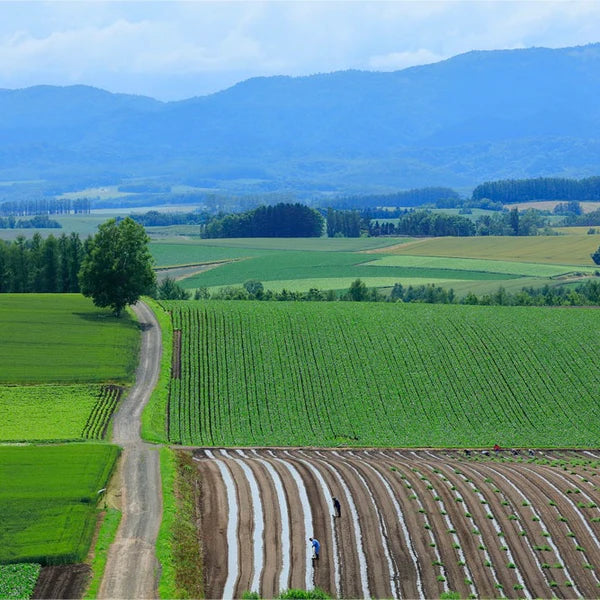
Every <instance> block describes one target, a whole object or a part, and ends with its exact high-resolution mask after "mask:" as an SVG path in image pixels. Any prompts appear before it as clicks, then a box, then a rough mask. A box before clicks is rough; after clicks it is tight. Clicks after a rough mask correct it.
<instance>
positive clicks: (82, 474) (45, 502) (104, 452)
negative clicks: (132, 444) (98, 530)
mask: <svg viewBox="0 0 600 600" xmlns="http://www.w3.org/2000/svg"><path fill="white" fill-rule="evenodd" d="M118 454H119V449H118V448H117V447H116V446H111V445H108V444H91V443H89V444H66V445H52V446H0V481H2V486H1V487H0V523H2V527H1V528H0V562H2V563H11V562H39V563H42V564H57V563H67V562H78V561H80V560H82V559H83V558H84V557H85V555H86V553H87V551H88V548H89V544H90V541H91V537H92V533H93V529H94V525H95V521H96V514H97V513H96V501H97V499H98V491H99V490H101V489H102V488H104V487H105V486H106V483H107V480H108V477H109V475H110V474H111V472H112V470H113V466H114V464H115V461H116V459H117V456H118Z"/></svg>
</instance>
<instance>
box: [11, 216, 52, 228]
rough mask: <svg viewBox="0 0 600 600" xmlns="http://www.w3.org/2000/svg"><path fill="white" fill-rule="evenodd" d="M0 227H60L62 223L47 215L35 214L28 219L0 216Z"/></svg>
mask: <svg viewBox="0 0 600 600" xmlns="http://www.w3.org/2000/svg"><path fill="white" fill-rule="evenodd" d="M0 229H62V225H61V224H60V223H59V222H58V221H55V220H54V219H51V218H50V217H49V216H48V215H35V217H31V218H30V219H17V218H16V217H14V216H12V215H11V216H10V217H0Z"/></svg>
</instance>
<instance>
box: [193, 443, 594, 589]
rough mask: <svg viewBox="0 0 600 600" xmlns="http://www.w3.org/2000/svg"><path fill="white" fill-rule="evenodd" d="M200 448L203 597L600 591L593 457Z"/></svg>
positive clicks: (198, 452)
mask: <svg viewBox="0 0 600 600" xmlns="http://www.w3.org/2000/svg"><path fill="white" fill-rule="evenodd" d="M194 454H195V458H196V465H197V467H198V477H199V478H201V479H202V480H203V482H204V484H203V485H202V487H201V489H202V490H203V492H202V497H201V498H199V504H200V508H201V514H202V518H201V532H202V535H203V536H204V537H205V542H204V544H203V547H204V548H205V549H206V550H205V557H204V563H205V590H206V594H207V597H223V596H226V597H229V596H234V597H239V596H240V595H241V594H242V593H243V592H244V591H245V590H251V591H255V592H258V593H260V594H261V596H262V597H266V598H270V597H274V596H275V595H277V594H278V593H279V592H280V591H281V590H283V589H287V588H289V587H298V588H304V589H311V588H312V587H314V586H318V587H320V588H322V589H324V590H325V591H327V592H328V593H330V594H333V595H335V596H338V597H352V598H367V597H374V598H420V599H423V598H430V597H439V596H440V595H441V593H443V592H444V591H449V590H453V591H456V592H458V593H459V594H460V595H461V597H469V596H472V597H499V596H504V597H508V598H523V597H525V598H536V597H550V596H553V597H557V598H571V597H577V596H579V597H584V598H594V597H597V595H598V586H599V584H600V578H599V577H598V572H600V543H599V537H598V535H599V534H600V516H599V515H600V509H598V507H597V504H598V502H600V492H599V491H598V490H597V489H596V487H597V486H595V485H594V484H593V483H591V482H589V481H588V482H583V481H582V479H583V478H584V477H583V476H582V475H581V469H582V468H585V469H586V471H585V473H586V475H588V476H590V477H592V476H594V477H595V476H597V473H596V468H595V467H592V466H591V463H593V462H596V455H592V456H590V455H589V454H587V455H586V454H583V453H577V452H569V453H567V454H564V456H565V457H566V458H565V459H563V458H562V456H563V455H558V456H561V458H560V459H559V460H560V461H563V460H564V461H565V462H566V461H571V462H570V463H567V465H566V466H565V468H566V469H567V470H566V471H559V470H557V468H556V465H557V464H558V463H556V461H555V462H553V463H551V464H550V463H549V464H540V463H542V462H546V461H545V460H544V459H543V458H536V459H535V460H534V459H532V460H531V461H524V462H518V461H514V462H501V461H500V460H496V461H495V460H493V459H488V460H486V461H483V460H479V459H476V460H467V459H464V458H463V455H462V453H459V452H453V451H445V452H443V451H438V452H436V451H395V450H311V449H303V450H293V449H287V450H283V449H244V450H242V449H238V450H235V449H228V450H225V449H223V450H219V449H211V450H202V449H198V450H195V451H194ZM538 456H540V455H538ZM578 461H579V462H578ZM569 464H570V465H571V466H569ZM576 469H577V470H576ZM583 483H587V484H588V485H586V486H585V488H584V489H580V488H581V485H582V484H583ZM576 490H579V493H576ZM332 496H337V497H338V498H339V500H340V502H341V505H342V514H341V517H340V518H337V517H335V516H334V515H333V514H332V508H333V506H332V501H331V499H332ZM309 537H316V538H317V539H319V541H320V542H321V554H320V557H319V559H318V560H314V559H312V554H311V547H310V543H309V540H308V538H309Z"/></svg>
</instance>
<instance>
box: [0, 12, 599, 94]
mask: <svg viewBox="0 0 600 600" xmlns="http://www.w3.org/2000/svg"><path fill="white" fill-rule="evenodd" d="M598 41H600V1H599V0H587V1H578V0H561V1H553V2H549V1H545V0H532V1H523V0H502V1H492V0H490V1H479V0H462V1H449V0H440V1H423V0H413V1H388V2H378V1H367V2H364V1H358V0H357V1H335V2H320V1H316V0H315V1H313V0H309V1H303V2H291V1H285V0H271V1H268V2H252V1H242V2H230V1H216V2H215V1H213V2H208V1H206V2H204V1H194V0H189V1H184V2H177V1H173V0H171V1H167V2H150V1H145V0H138V1H135V2H116V1H114V2H94V1H88V0H78V1H77V2H65V1H60V2H41V1H28V0H19V1H17V2H7V1H4V0H0V88H10V89H14V88H22V87H28V86H33V85H41V84H49V85H73V84H85V85H92V86H95V87H99V88H102V89H105V90H108V91H111V92H120V93H128V94H142V95H146V96H152V97H154V98H158V99H160V100H165V101H166V100H180V99H184V98H190V97H193V96H202V95H205V94H210V93H213V92H216V91H219V90H222V89H225V88H227V87H230V86H231V85H234V84H235V83H237V82H239V81H243V80H245V79H248V78H250V77H256V76H271V75H291V76H302V75H311V74H314V73H326V72H331V71H338V70H345V69H361V70H372V71H373V70H376V71H393V70H398V69H403V68H406V67H410V66H414V65H421V64H427V63H431V62H437V61H439V60H443V59H446V58H450V57H451V56H454V55H457V54H461V53H463V52H468V51H470V50H493V49H513V48H526V47H531V46H545V47H550V48H558V47H563V46H576V45H583V44H589V43H594V42H598Z"/></svg>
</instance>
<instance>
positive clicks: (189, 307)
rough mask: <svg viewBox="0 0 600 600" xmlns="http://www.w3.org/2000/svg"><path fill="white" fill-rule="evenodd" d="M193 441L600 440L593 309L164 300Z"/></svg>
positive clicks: (175, 423)
mask: <svg viewBox="0 0 600 600" xmlns="http://www.w3.org/2000/svg"><path fill="white" fill-rule="evenodd" d="M164 306H165V308H166V309H167V310H168V311H171V314H172V320H173V327H174V329H175V330H180V331H181V351H180V355H179V356H178V357H176V358H177V360H175V361H174V364H178V363H177V361H178V360H180V368H179V367H177V368H175V369H174V371H173V376H172V378H171V382H170V390H169V404H168V436H169V439H170V441H171V442H173V443H181V444H186V445H224V446H228V445H238V444H239V445H283V446H294V445H308V446H312V445H316V446H336V445H353V446H399V447H404V446H433V447H440V446H443V447H446V446H458V447H461V446H463V447H464V446H467V447H468V446H490V445H492V444H494V443H500V444H501V445H502V446H531V445H533V446H536V445H537V446H580V447H583V446H595V445H597V443H598V439H599V436H600V419H599V417H600V406H599V405H598V401H597V390H598V389H599V386H600V371H599V370H598V367H597V357H598V353H599V351H600V336H599V333H600V320H599V319H598V314H597V311H595V310H589V309H587V310H586V309H575V310H574V309H544V308H516V307H479V306H456V305H435V306H431V305H419V304H416V305H415V304H404V305H402V304H400V305H398V304H391V305H390V304H383V303H376V304H372V303H343V302H333V303H317V302H314V303H300V302H296V303H293V302H292V303H287V302H262V303H261V302H217V301H211V302H202V303H201V302H165V303H164Z"/></svg>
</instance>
